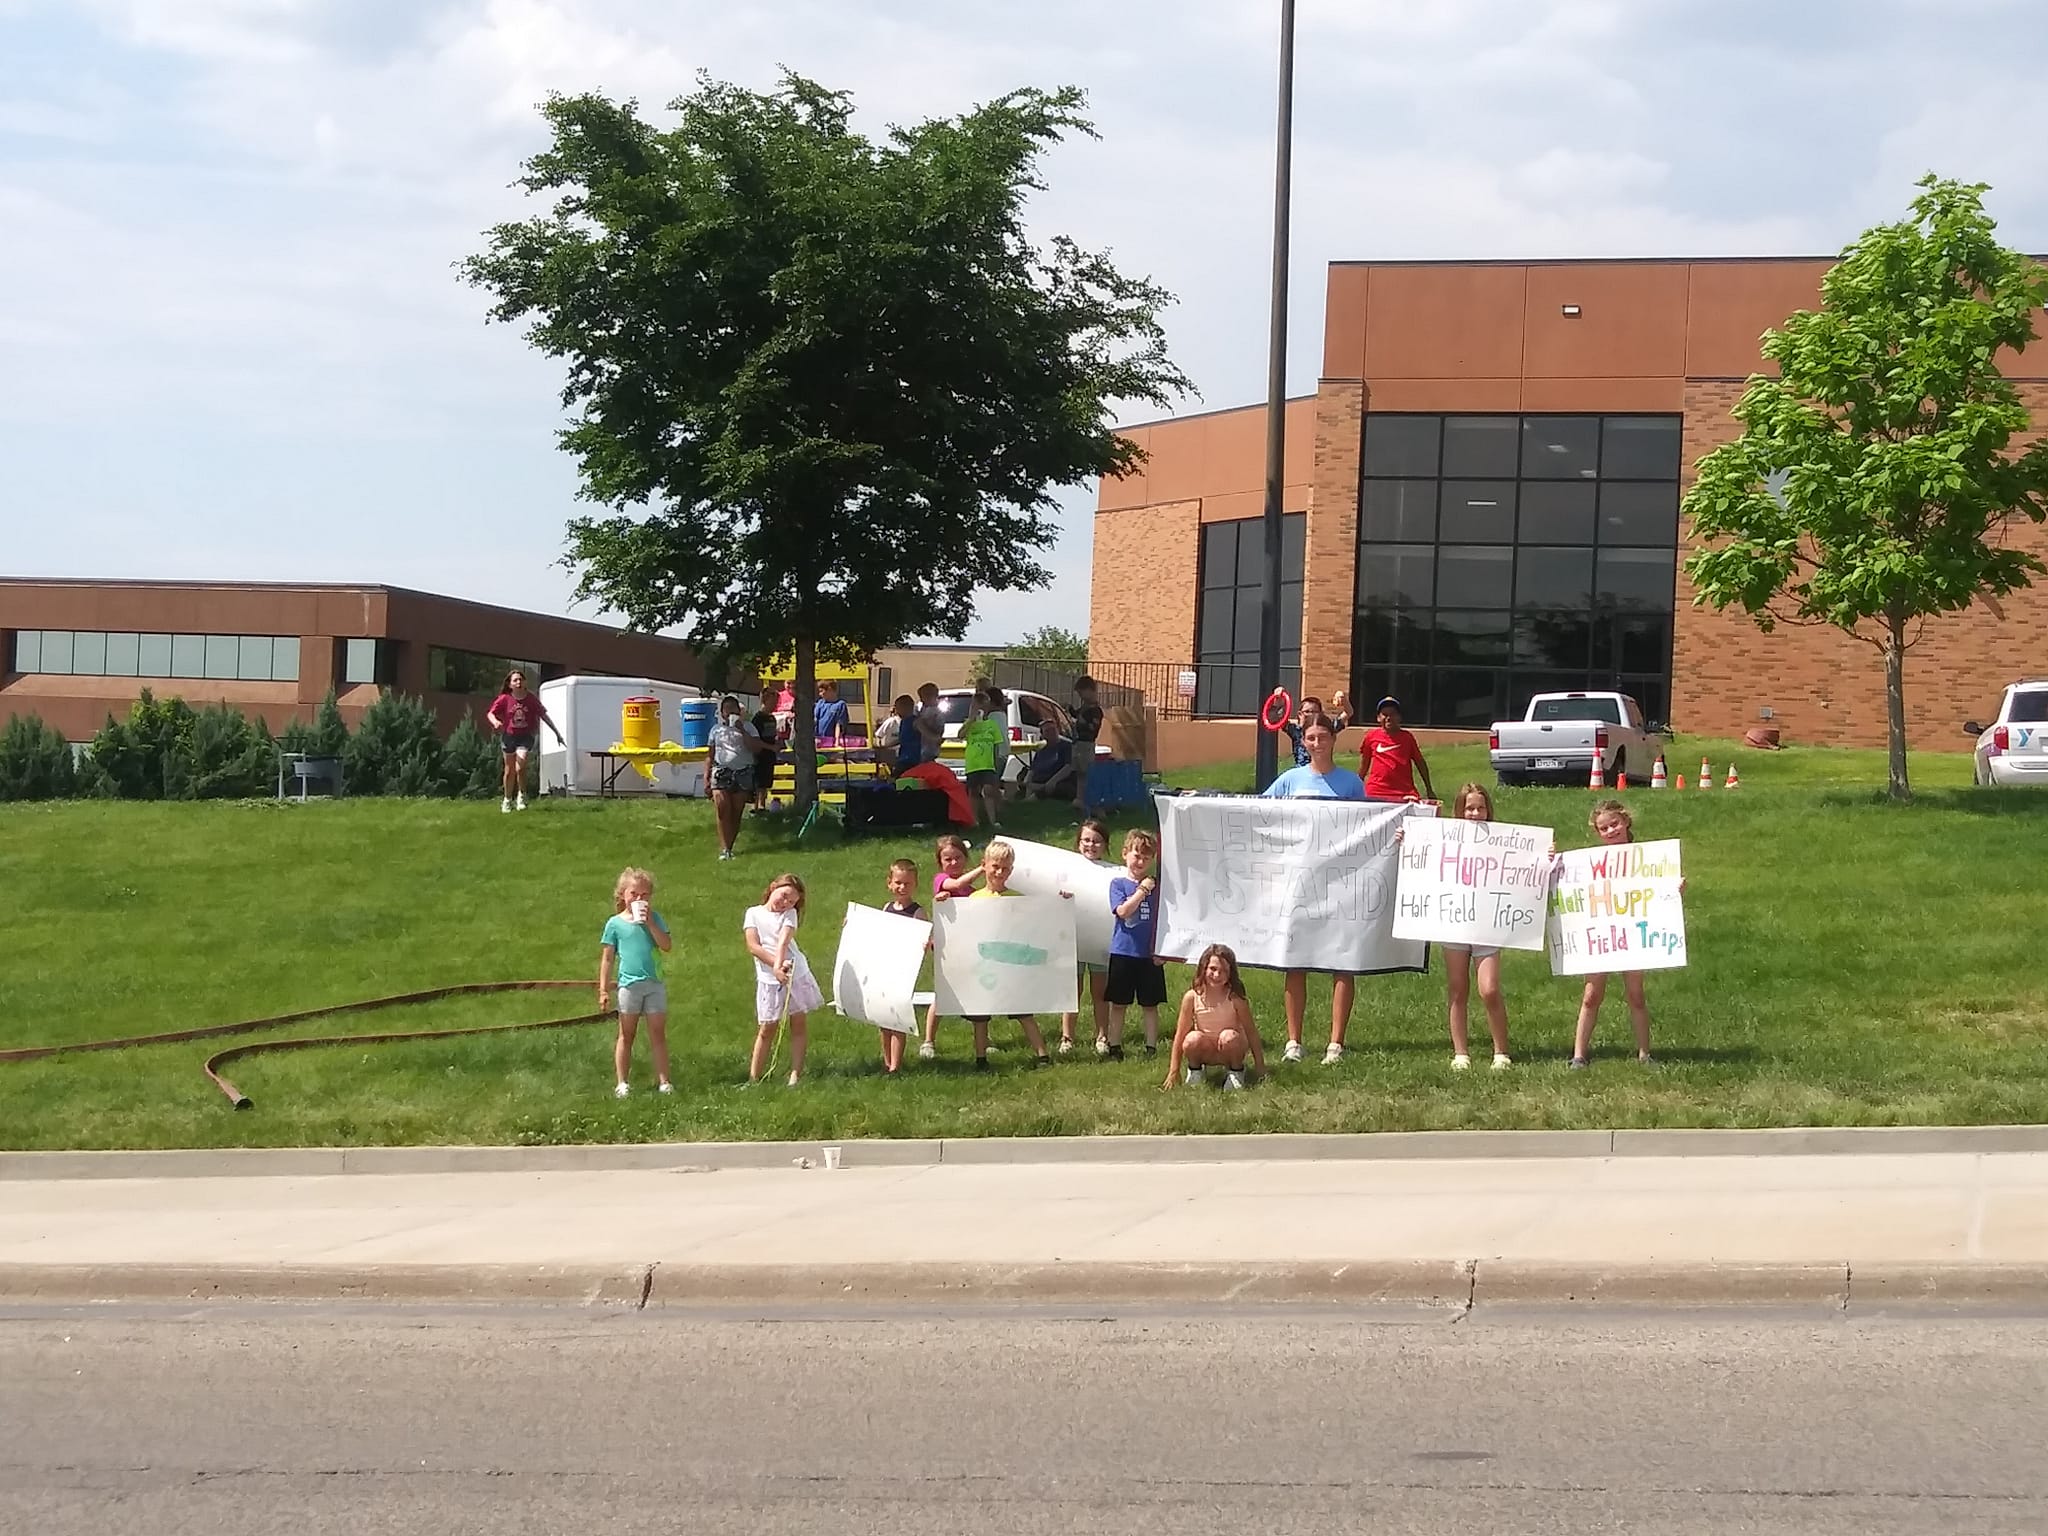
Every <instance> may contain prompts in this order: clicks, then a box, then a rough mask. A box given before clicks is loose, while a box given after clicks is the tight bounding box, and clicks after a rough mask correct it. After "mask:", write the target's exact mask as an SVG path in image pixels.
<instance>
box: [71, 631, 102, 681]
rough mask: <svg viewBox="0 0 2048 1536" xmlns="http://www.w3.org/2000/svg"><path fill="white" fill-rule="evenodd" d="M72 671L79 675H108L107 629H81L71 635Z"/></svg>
mask: <svg viewBox="0 0 2048 1536" xmlns="http://www.w3.org/2000/svg"><path fill="white" fill-rule="evenodd" d="M71 671H72V674H73V675H74V676H77V677H105V676H106V675H107V635H106V631H105V630H99V629H81V630H78V631H76V632H75V633H74V634H73V635H72V636H71Z"/></svg>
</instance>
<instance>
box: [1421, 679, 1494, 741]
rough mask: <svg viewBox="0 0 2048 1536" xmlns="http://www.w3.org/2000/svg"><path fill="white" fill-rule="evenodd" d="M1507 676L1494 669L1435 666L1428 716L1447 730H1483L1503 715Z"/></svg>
mask: <svg viewBox="0 0 2048 1536" xmlns="http://www.w3.org/2000/svg"><path fill="white" fill-rule="evenodd" d="M1507 678H1508V675H1507V673H1505V672H1503V671H1500V670H1499V669H1498V668H1487V667H1440V668H1438V669H1437V672H1436V676H1435V678H1434V679H1433V681H1432V683H1431V688H1430V705H1431V712H1430V716H1429V718H1430V719H1431V720H1432V721H1434V722H1435V723H1436V724H1438V725H1440V726H1443V727H1445V728H1447V729H1451V730H1460V729H1462V730H1468V731H1483V730H1485V729H1486V728H1487V727H1488V726H1489V725H1491V724H1493V722H1494V721H1496V720H1499V719H1501V718H1503V717H1504V715H1505V714H1506V711H1507V691H1508V690H1507Z"/></svg>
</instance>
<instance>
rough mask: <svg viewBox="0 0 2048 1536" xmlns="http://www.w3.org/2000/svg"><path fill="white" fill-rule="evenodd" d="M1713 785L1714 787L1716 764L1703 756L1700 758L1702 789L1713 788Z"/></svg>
mask: <svg viewBox="0 0 2048 1536" xmlns="http://www.w3.org/2000/svg"><path fill="white" fill-rule="evenodd" d="M1713 787H1714V765H1713V764H1712V763H1710V762H1708V761H1707V760H1706V759H1705V758H1704V757H1703V758H1701V759H1700V788H1701V789H1712V788H1713Z"/></svg>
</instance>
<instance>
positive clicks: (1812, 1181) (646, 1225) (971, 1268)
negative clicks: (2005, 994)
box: [0, 1146, 2048, 1307]
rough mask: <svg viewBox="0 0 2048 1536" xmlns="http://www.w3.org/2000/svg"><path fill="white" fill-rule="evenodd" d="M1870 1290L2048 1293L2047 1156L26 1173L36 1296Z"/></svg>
mask: <svg viewBox="0 0 2048 1536" xmlns="http://www.w3.org/2000/svg"><path fill="white" fill-rule="evenodd" d="M847 1150H848V1155H849V1157H852V1158H854V1159H855V1161H856V1162H857V1161H858V1151H857V1146H850V1147H849V1148H848V1149H847ZM1852 1292H1853V1294H1854V1295H1855V1296H1856V1297H1857V1298H1858V1299H1859V1300H1872V1299H1877V1300H1882V1299H1885V1298H1893V1299H1938V1300H2003V1301H2012V1302H2020V1303H2028V1304H2032V1303H2048V1153H2040V1152H2016V1153H1992V1154H1939V1153H1930V1154H1918V1155H1903V1156H1897V1155H1868V1156H1839V1155H1837V1156H1798V1155H1789V1156H1788V1155H1778V1156H1756V1157H1743V1156H1736V1157H1704V1158H1695V1157H1642V1156H1636V1157H1557V1158H1538V1157H1518V1158H1499V1159H1487V1158H1473V1159H1457V1160H1441V1159H1428V1160H1411V1161H1400V1160H1376V1161H1324V1160H1318V1161H1270V1162H1247V1161H1239V1162H1234V1163H1165V1164H1157V1163H1155V1164H1107V1163H1104V1164H1089V1163H1059V1164H1048V1165H1037V1166H1034V1165H1029V1164H980V1165H975V1164H957V1165H947V1164H939V1165H923V1166H894V1167H862V1166H850V1167H846V1168H842V1169H839V1170H836V1171H828V1170H825V1169H823V1168H817V1167H814V1168H810V1169H799V1168H795V1167H783V1168H779V1169H738V1170H727V1171H716V1172H706V1171H687V1170H665V1171H655V1170H642V1171H633V1170H627V1171H603V1172H567V1171H557V1172H519V1173H510V1172H468V1173H441V1174H430V1175H423V1174H392V1175H388V1176H383V1177H370V1178H366V1177H361V1176H345V1175H329V1176H317V1177H293V1176H279V1177H271V1178H261V1179H247V1178H208V1177H173V1178H148V1179H93V1180H76V1179H49V1180H35V1179H18V1178H17V1179H14V1180H11V1181H5V1182H0V1300H15V1301H21V1300H30V1299H41V1300H137V1299H169V1298H176V1297H184V1296H236V1297H271V1296H299V1297H321V1298H327V1297H363V1298H387V1297H388V1298H403V1297H411V1298H451V1299H452V1298H469V1299H487V1300H502V1299H539V1298H554V1299H571V1300H587V1301H599V1302H614V1303H620V1304H624V1305H629V1306H630V1305H645V1304H648V1303H657V1304H659V1303H688V1302H693V1301H695V1302H712V1301H717V1302H732V1301H743V1302H749V1303H751V1302H762V1301H802V1300H817V1299H863V1300H867V1301H875V1302H921V1301H930V1300H934V1299H948V1298H950V1299H955V1300H961V1299H990V1300H1041V1301H1070V1300H1083V1301H1086V1300H1104V1301H1108V1300H1116V1301H1142V1300H1147V1299H1157V1300H1201V1299H1208V1300H1228V1299H1233V1298H1240V1297H1241V1298H1248V1299H1249V1298H1258V1299H1275V1300H1278V1299H1328V1300H1374V1299H1379V1300H1402V1301H1416V1302H1425V1303H1429V1302H1434V1303H1439V1304H1442V1305H1445V1306H1453V1307H1463V1306H1469V1305H1474V1304H1482V1303H1485V1302H1489V1301H1508V1300H1511V1301H1533V1302H1553V1301H1568V1300H1579V1301H1583V1300H1596V1301H1598V1300H1606V1301H1614V1300H1640V1301H1666V1302H1684V1301H1759V1302H1764V1301H1783V1302H1813V1303H1834V1304H1846V1302H1847V1301H1848V1299H1849V1297H1850V1295H1851V1294H1852Z"/></svg>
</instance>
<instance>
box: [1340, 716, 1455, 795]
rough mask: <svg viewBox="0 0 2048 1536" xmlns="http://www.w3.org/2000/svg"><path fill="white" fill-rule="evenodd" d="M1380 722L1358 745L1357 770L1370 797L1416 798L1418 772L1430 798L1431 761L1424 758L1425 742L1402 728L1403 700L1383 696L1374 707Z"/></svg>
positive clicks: (1431, 792) (1431, 786)
mask: <svg viewBox="0 0 2048 1536" xmlns="http://www.w3.org/2000/svg"><path fill="white" fill-rule="evenodd" d="M1374 714H1375V715H1377V716H1378V718H1379V724H1378V725H1376V726H1374V727H1373V729H1371V730H1369V731H1367V732H1366V733H1365V740H1364V741H1362V742H1360V743H1359V747H1358V771H1359V773H1360V774H1361V775H1363V777H1364V779H1365V798H1366V799H1368V800H1396V801H1399V800H1414V799H1418V798H1420V797H1419V796H1417V794H1416V793H1415V775H1416V774H1417V773H1420V774H1421V775H1422V787H1423V789H1424V790H1425V791H1427V793H1428V796H1429V798H1430V799H1432V800H1434V799H1435V798H1436V786H1435V785H1434V784H1432V783H1430V781H1429V764H1428V763H1426V762H1424V761H1423V760H1422V745H1421V743H1419V742H1418V741H1416V739H1415V738H1414V736H1412V735H1411V734H1410V733H1408V732H1407V731H1404V730H1402V729H1401V701H1400V700H1399V699H1391V698H1389V699H1381V700H1380V702H1379V707H1378V708H1377V709H1375V710H1374Z"/></svg>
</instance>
